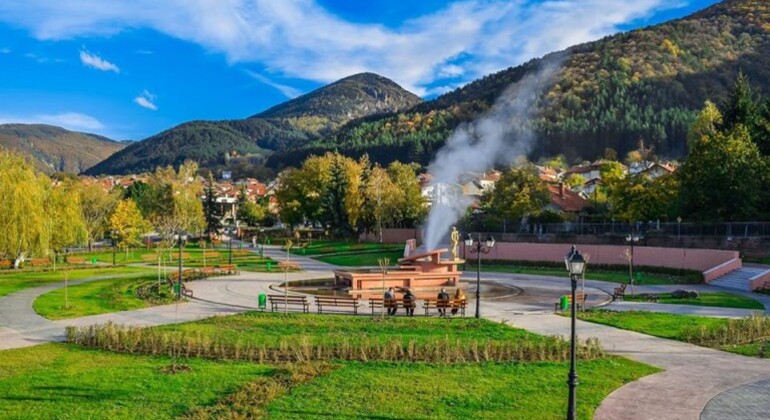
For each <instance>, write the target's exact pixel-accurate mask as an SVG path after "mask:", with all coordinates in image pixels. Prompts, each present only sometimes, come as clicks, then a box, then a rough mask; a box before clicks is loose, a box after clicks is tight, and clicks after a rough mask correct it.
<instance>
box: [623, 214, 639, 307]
mask: <svg viewBox="0 0 770 420" xmlns="http://www.w3.org/2000/svg"><path fill="white" fill-rule="evenodd" d="M640 239H642V236H641V235H639V234H638V233H637V232H636V225H635V224H634V226H632V227H631V233H630V234H628V235H626V242H628V243H630V244H631V255H629V261H628V277H629V279H628V282H629V283H630V284H631V294H632V295H633V294H634V244H635V243H637V242H639V240H640Z"/></svg>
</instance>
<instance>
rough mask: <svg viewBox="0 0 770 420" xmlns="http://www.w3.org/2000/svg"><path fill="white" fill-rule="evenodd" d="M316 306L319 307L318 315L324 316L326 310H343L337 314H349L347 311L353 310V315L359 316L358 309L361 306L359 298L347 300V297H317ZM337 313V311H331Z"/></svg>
mask: <svg viewBox="0 0 770 420" xmlns="http://www.w3.org/2000/svg"><path fill="white" fill-rule="evenodd" d="M315 304H316V306H317V307H318V313H319V314H322V313H323V311H324V308H327V307H331V308H342V310H339V311H336V312H347V311H346V310H345V309H347V308H353V314H355V315H358V307H359V306H361V305H360V304H359V303H358V298H346V297H331V296H330V297H326V296H323V297H321V296H316V298H315ZM329 312H335V311H329Z"/></svg>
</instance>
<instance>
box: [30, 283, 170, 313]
mask: <svg viewBox="0 0 770 420" xmlns="http://www.w3.org/2000/svg"><path fill="white" fill-rule="evenodd" d="M157 281H158V280H157V278H155V277H154V276H147V275H141V276H140V277H138V278H137V277H133V278H117V279H108V280H97V281H92V282H88V283H82V284H78V285H75V286H70V287H68V288H67V289H68V290H67V295H68V296H67V300H68V304H69V306H67V307H66V308H65V307H64V288H63V287H62V288H59V289H56V290H52V291H50V292H48V293H45V294H43V295H40V296H39V297H38V298H37V299H35V301H34V302H33V303H32V307H33V308H34V309H35V312H37V313H38V314H39V315H40V316H42V317H44V318H48V319H54V320H55V319H68V318H79V317H82V316H89V315H99V314H106V313H111V312H120V311H130V310H134V309H142V308H147V307H150V306H154V304H153V303H152V302H149V301H147V300H143V299H140V298H139V297H138V296H137V295H136V289H137V288H138V287H141V286H145V285H148V284H153V283H157ZM164 283H165V281H164ZM172 301H173V299H172V298H171V297H169V299H168V300H167V302H162V303H171V302H172Z"/></svg>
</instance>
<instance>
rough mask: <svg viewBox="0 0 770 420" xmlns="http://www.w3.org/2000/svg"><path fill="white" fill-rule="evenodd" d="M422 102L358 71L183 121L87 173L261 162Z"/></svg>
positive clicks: (395, 85)
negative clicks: (232, 111) (236, 113)
mask: <svg viewBox="0 0 770 420" xmlns="http://www.w3.org/2000/svg"><path fill="white" fill-rule="evenodd" d="M421 101H422V100H421V99H420V98H419V97H417V96H416V95H414V94H412V93H410V92H408V91H406V90H404V89H403V88H401V87H400V86H399V85H397V84H396V83H394V82H393V81H391V80H389V79H386V78H384V77H381V76H378V75H375V74H372V73H361V74H357V75H353V76H349V77H346V78H344V79H341V80H339V81H336V82H334V83H331V84H329V85H327V86H324V87H321V88H320V89H317V90H315V91H313V92H310V93H308V94H305V95H302V96H300V97H298V98H295V99H292V100H290V101H287V102H284V103H282V104H280V105H277V106H275V107H273V108H270V109H268V110H266V111H264V112H262V113H259V114H257V115H254V116H252V117H249V118H246V119H242V120H230V121H193V122H188V123H184V124H181V125H179V126H177V127H174V128H172V129H170V130H166V131H164V132H162V133H159V134H157V135H154V136H152V137H149V138H147V139H145V140H143V141H140V142H136V143H133V144H131V145H130V146H128V147H126V148H125V149H124V150H122V151H121V152H119V153H116V154H115V155H114V156H112V157H110V158H109V159H107V160H105V161H104V162H101V163H100V164H98V165H96V166H94V167H93V168H91V169H90V170H89V171H87V173H89V174H93V175H96V174H125V173H131V172H142V171H147V170H152V169H154V168H155V167H156V166H157V165H170V164H171V165H178V164H180V163H182V162H183V161H184V160H186V159H193V160H196V161H198V162H199V163H200V164H201V166H205V167H216V166H217V165H224V164H225V163H226V160H227V158H228V157H231V156H246V157H248V159H249V161H250V162H254V163H256V164H259V163H261V162H262V161H263V160H264V158H265V157H267V156H269V155H270V154H271V153H272V151H275V150H278V151H284V150H288V149H291V148H300V147H302V146H304V145H305V144H307V143H309V142H310V141H313V140H317V139H320V138H321V137H323V136H325V135H329V134H330V133H332V132H334V130H336V129H338V128H339V127H340V126H341V125H342V124H344V123H347V122H348V121H351V120H352V119H354V118H359V117H364V116H369V115H373V114H378V113H393V112H396V111H399V110H403V109H408V108H410V107H412V106H414V105H416V104H418V103H419V102H421Z"/></svg>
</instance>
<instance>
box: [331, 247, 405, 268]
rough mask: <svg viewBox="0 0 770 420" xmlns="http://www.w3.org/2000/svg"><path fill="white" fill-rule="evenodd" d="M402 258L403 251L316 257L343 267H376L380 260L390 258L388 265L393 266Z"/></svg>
mask: <svg viewBox="0 0 770 420" xmlns="http://www.w3.org/2000/svg"><path fill="white" fill-rule="evenodd" d="M403 257H404V251H403V250H401V251H381V252H371V253H365V254H347V255H329V256H326V257H318V258H317V259H318V260H319V261H323V262H326V263H329V264H334V265H339V266H343V267H361V266H376V265H377V264H378V262H377V260H379V259H380V258H390V265H391V266H395V265H396V262H397V261H398V259H399V258H403Z"/></svg>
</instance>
